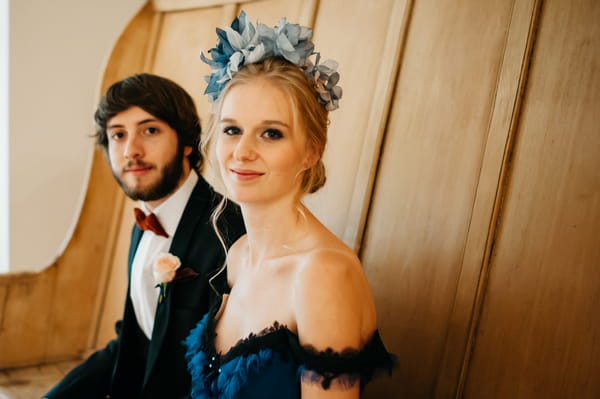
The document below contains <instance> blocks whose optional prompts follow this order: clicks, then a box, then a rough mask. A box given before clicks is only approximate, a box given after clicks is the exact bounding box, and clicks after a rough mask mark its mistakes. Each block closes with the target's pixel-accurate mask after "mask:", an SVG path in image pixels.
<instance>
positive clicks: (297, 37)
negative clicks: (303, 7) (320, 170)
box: [200, 11, 342, 111]
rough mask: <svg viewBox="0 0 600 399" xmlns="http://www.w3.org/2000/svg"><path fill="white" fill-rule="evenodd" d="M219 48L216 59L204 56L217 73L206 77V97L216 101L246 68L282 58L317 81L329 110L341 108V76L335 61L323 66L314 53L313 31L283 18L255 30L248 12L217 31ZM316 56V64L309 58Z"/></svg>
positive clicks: (215, 50)
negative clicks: (245, 66) (238, 73)
mask: <svg viewBox="0 0 600 399" xmlns="http://www.w3.org/2000/svg"><path fill="white" fill-rule="evenodd" d="M217 38H218V41H217V45H216V47H214V48H212V49H210V50H209V51H208V52H209V54H210V56H211V58H212V59H209V58H207V57H205V56H204V54H203V53H200V58H201V59H202V61H204V62H205V63H207V64H208V65H210V67H211V68H212V69H213V70H214V72H213V73H212V74H210V75H209V76H206V77H205V79H206V82H207V83H208V85H207V87H206V90H205V91H204V94H207V95H208V99H209V101H210V102H215V101H216V100H217V99H218V98H219V95H220V94H221V91H222V90H223V89H224V88H225V85H226V84H227V82H228V81H229V80H231V78H232V77H233V75H234V74H235V73H236V72H237V71H239V70H240V68H242V67H243V66H244V65H248V64H254V63H258V62H261V61H262V60H264V59H265V58H267V57H282V58H284V59H286V60H287V61H289V62H291V63H292V64H294V65H296V66H298V67H299V68H302V69H304V71H305V75H306V77H307V78H309V79H310V80H312V81H314V82H315V91H316V92H317V96H318V100H319V102H320V103H321V104H323V105H324V106H325V107H326V108H327V110H329V111H332V110H334V109H337V108H338V106H339V105H338V103H339V99H340V98H341V97H342V89H341V87H339V86H337V82H338V81H339V74H338V73H337V72H336V70H337V63H336V62H335V61H331V60H328V61H325V62H323V63H322V64H319V59H320V54H319V53H317V52H315V51H314V44H313V43H312V42H311V41H310V39H311V38H312V29H310V28H307V27H305V26H301V25H298V24H290V23H287V21H286V19H285V18H281V19H280V21H279V25H277V26H275V28H270V27H268V26H266V25H264V24H258V25H257V27H256V28H255V27H254V25H252V23H251V22H250V21H249V19H248V16H247V15H246V13H245V12H244V11H242V12H241V13H240V16H239V17H237V18H236V19H234V20H233V22H232V23H231V26H230V27H226V28H225V30H223V29H219V28H217ZM313 55H315V56H316V61H315V64H314V65H313V64H312V62H311V61H310V60H309V57H311V56H313Z"/></svg>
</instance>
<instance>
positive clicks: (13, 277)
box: [0, 2, 157, 369]
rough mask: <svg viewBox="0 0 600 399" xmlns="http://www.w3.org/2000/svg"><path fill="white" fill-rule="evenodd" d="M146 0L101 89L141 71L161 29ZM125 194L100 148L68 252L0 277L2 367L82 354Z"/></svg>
mask: <svg viewBox="0 0 600 399" xmlns="http://www.w3.org/2000/svg"><path fill="white" fill-rule="evenodd" d="M156 14H157V13H156V10H155V9H154V7H153V6H152V3H151V2H148V3H147V4H146V5H145V6H144V7H143V8H142V9H141V10H140V11H139V12H138V14H137V15H136V16H135V17H134V18H133V19H132V20H131V22H130V23H129V25H128V26H127V27H126V29H125V30H124V31H123V33H122V34H121V36H120V37H119V39H118V41H117V43H116V44H115V47H114V48H113V51H112V53H111V56H110V57H109V60H108V62H107V66H106V68H105V73H104V76H103V78H102V84H101V86H100V89H101V93H103V92H104V91H105V90H106V88H107V87H108V86H109V85H110V84H112V83H113V82H115V81H116V80H119V79H121V78H124V77H126V76H128V75H131V74H133V73H137V72H142V71H143V68H144V64H145V62H146V57H147V54H148V52H149V51H150V50H151V49H150V48H149V47H150V46H151V45H152V41H151V40H149V38H151V37H152V36H153V35H155V33H156V29H157V28H156ZM123 204H124V195H123V193H122V191H121V189H120V188H119V187H118V185H117V184H116V182H115V181H114V178H113V176H112V173H111V171H110V168H109V166H108V163H107V161H106V157H105V155H104V152H103V150H101V149H96V150H95V151H94V154H93V160H92V167H91V172H90V177H89V182H88V187H87V192H86V195H85V199H84V201H83V206H82V211H81V214H80V217H79V220H78V221H77V225H76V227H75V229H74V231H73V235H72V237H71V239H70V241H69V243H68V244H67V246H66V247H65V250H64V252H63V253H62V254H61V255H60V256H59V257H58V258H57V260H56V261H55V262H54V263H53V264H52V265H51V266H49V267H48V268H46V269H45V270H43V271H41V272H37V273H17V274H7V275H1V276H0V353H2V356H1V357H0V369H1V368H9V367H21V366H27V365H34V364H40V363H44V362H49V361H58V360H63V359H69V358H75V357H80V356H81V354H82V353H84V352H85V350H86V349H87V347H88V346H89V345H90V342H91V341H90V338H89V337H90V336H92V335H94V332H93V330H94V329H95V328H96V326H97V323H98V318H99V313H100V311H101V309H102V302H103V300H104V297H103V296H104V293H105V290H106V281H107V275H108V273H109V272H110V265H111V264H112V262H113V259H112V258H113V253H114V247H115V245H116V242H117V239H118V237H119V234H120V231H119V229H120V225H119V222H120V219H121V212H122V209H123Z"/></svg>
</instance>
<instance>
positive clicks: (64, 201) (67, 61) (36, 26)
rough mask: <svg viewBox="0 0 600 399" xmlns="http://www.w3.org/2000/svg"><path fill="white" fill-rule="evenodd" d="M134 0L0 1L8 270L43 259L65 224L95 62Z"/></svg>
mask: <svg viewBox="0 0 600 399" xmlns="http://www.w3.org/2000/svg"><path fill="white" fill-rule="evenodd" d="M144 3H145V1H144V0H128V1H121V0H86V1H81V0H57V1H46V0H12V1H10V4H9V6H10V39H9V40H10V43H9V46H10V53H9V54H10V61H9V68H10V70H9V78H10V94H9V101H10V110H9V118H10V121H9V132H10V135H9V140H10V175H9V179H10V183H9V184H10V186H9V187H10V197H9V200H10V267H11V271H23V270H39V269H43V268H44V267H46V266H48V265H49V264H50V263H52V261H53V260H54V259H55V258H56V256H57V255H58V254H59V253H60V251H61V250H62V246H63V243H65V240H67V239H68V238H69V236H70V234H71V229H72V227H73V224H74V223H75V222H76V220H77V216H78V213H79V209H80V207H81V202H82V199H83V195H84V190H85V186H86V183H87V177H88V172H89V168H90V159H91V153H92V149H93V140H92V139H91V138H90V137H89V135H90V134H91V133H92V131H93V123H92V116H93V111H94V109H95V105H96V102H97V100H98V98H99V92H98V90H99V84H100V83H99V82H100V79H101V75H102V72H103V70H104V65H105V62H106V60H107V58H108V56H109V55H110V51H111V49H112V46H113V44H114V43H115V41H116V40H117V38H118V36H119V34H120V33H121V31H122V30H123V29H124V28H125V26H126V25H127V23H128V22H129V20H130V19H131V18H132V17H133V16H134V15H135V13H136V12H137V11H138V10H139V9H140V8H141V7H142V5H143V4H144Z"/></svg>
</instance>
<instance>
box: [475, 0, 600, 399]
mask: <svg viewBox="0 0 600 399" xmlns="http://www.w3.org/2000/svg"><path fill="white" fill-rule="evenodd" d="M598 21H600V4H599V3H598V2H596V1H591V0H588V1H576V2H564V1H545V2H544V5H543V9H542V14H541V25H540V28H539V34H538V37H537V42H536V47H535V49H534V58H533V64H532V67H531V72H530V77H529V82H528V88H527V93H526V97H525V99H524V114H523V116H522V119H521V125H520V127H519V132H518V136H517V142H516V147H515V152H514V155H513V159H512V173H511V177H510V181H509V183H508V184H509V186H508V191H507V194H506V196H505V202H504V204H503V210H502V215H501V221H500V223H501V224H500V231H499V234H498V237H497V238H496V244H495V247H494V252H493V258H492V263H491V266H490V269H491V271H490V278H489V283H488V292H487V296H486V299H485V303H484V307H483V314H482V317H481V322H480V325H479V327H478V331H477V338H476V341H475V350H474V353H473V357H472V362H471V365H470V367H469V375H468V380H467V385H466V389H465V397H468V398H481V397H486V398H507V397H510V398H531V397H544V398H597V397H600V381H599V380H598V376H599V375H600V313H599V312H598V303H600V238H599V237H600V156H599V154H600V131H599V128H598V127H599V126H600V113H598V110H599V109H600V90H599V88H600V25H598Z"/></svg>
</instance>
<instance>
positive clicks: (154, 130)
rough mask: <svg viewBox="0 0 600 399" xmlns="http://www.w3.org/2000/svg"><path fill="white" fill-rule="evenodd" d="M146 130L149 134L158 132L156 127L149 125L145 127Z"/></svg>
mask: <svg viewBox="0 0 600 399" xmlns="http://www.w3.org/2000/svg"><path fill="white" fill-rule="evenodd" d="M146 131H147V132H148V133H150V134H155V133H158V128H156V127H149V128H148V129H146Z"/></svg>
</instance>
